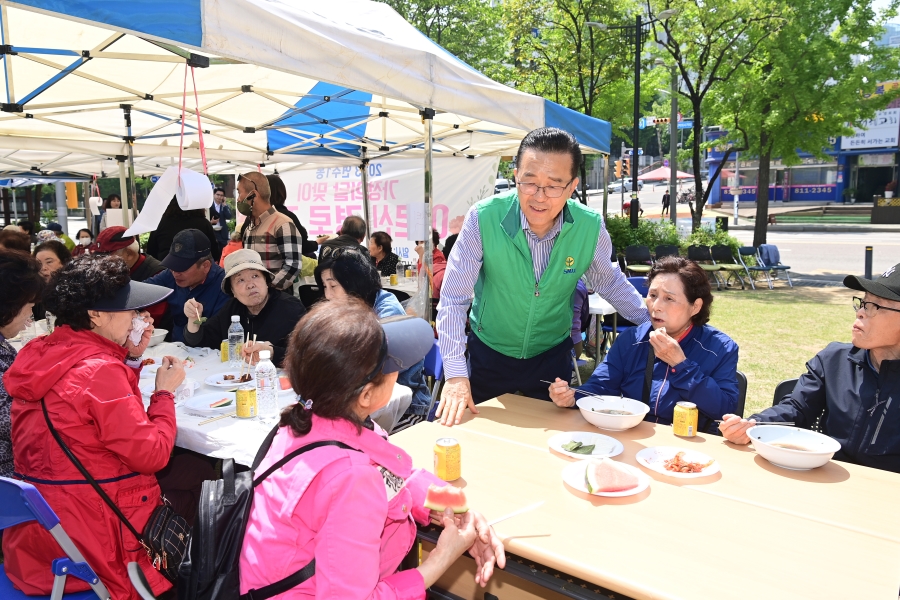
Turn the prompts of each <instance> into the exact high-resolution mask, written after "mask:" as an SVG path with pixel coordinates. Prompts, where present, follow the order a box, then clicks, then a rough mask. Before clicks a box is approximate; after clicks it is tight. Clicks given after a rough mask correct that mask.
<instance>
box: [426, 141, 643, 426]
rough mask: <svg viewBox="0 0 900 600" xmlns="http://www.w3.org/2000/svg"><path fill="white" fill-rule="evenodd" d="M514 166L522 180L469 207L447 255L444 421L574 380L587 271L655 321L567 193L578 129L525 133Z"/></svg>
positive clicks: (605, 292)
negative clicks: (576, 318) (576, 314)
mask: <svg viewBox="0 0 900 600" xmlns="http://www.w3.org/2000/svg"><path fill="white" fill-rule="evenodd" d="M516 165H517V167H516V171H515V173H516V181H517V182H518V185H517V187H516V188H515V189H514V190H513V191H511V192H506V193H502V194H498V195H496V196H493V197H491V198H487V199H485V200H482V201H480V202H478V203H477V204H475V205H474V206H473V207H472V208H471V209H469V211H468V213H466V217H465V220H464V221H463V225H462V228H461V230H460V232H459V237H458V238H457V241H456V245H455V246H454V250H455V252H453V253H451V254H450V256H449V257H448V263H447V268H446V271H445V273H444V281H443V284H442V286H441V300H440V304H439V306H438V316H437V332H438V344H439V346H440V350H441V357H442V358H443V361H444V373H445V375H446V377H447V384H446V385H445V386H444V390H443V393H442V395H441V403H440V405H439V406H438V408H437V413H436V414H437V416H438V417H440V419H441V424H443V425H453V424H454V423H459V422H460V419H461V418H462V416H463V413H464V412H465V409H466V408H467V407H468V408H469V410H471V411H472V413H475V414H477V413H478V409H477V408H476V406H475V405H476V404H477V403H479V402H483V401H485V400H488V399H490V398H494V397H496V396H499V395H501V394H505V393H515V392H517V391H519V392H523V393H524V394H525V395H526V396H531V397H534V398H541V399H545V400H547V401H549V400H550V396H549V394H548V388H547V384H546V383H543V381H555V380H556V378H561V379H563V380H564V381H568V380H569V379H570V377H571V375H572V338H571V331H570V330H571V326H572V294H573V293H574V292H575V287H576V285H577V284H578V280H579V279H580V278H581V277H582V276H584V277H586V278H587V281H588V287H590V288H593V289H594V290H596V291H597V292H598V293H599V294H600V295H601V296H602V297H604V298H606V299H607V300H608V301H609V303H610V304H612V305H613V306H614V307H615V308H616V310H617V311H618V312H619V314H621V315H622V316H623V317H624V318H626V319H628V320H629V321H632V322H633V323H644V322H645V321H647V320H648V319H649V315H648V313H647V308H646V306H644V302H643V299H642V298H641V296H640V294H638V292H637V290H636V289H635V288H634V287H633V286H632V285H631V284H630V283H628V280H627V279H625V275H624V274H623V273H622V271H621V270H620V269H619V268H618V266H616V265H612V264H611V263H610V258H609V257H610V255H611V254H612V243H611V242H610V239H609V234H608V233H607V232H606V229H605V228H604V227H603V219H602V217H601V215H600V214H599V213H598V212H596V211H594V210H591V209H590V208H588V207H586V206H583V205H581V204H579V203H578V202H576V201H574V200H570V199H569V197H570V196H571V194H572V190H573V189H575V188H576V187H577V186H578V167H579V165H581V149H580V147H579V145H578V142H577V140H576V139H575V137H574V136H573V135H572V134H570V133H568V132H566V131H563V130H561V129H556V128H553V127H544V128H541V129H536V130H534V131H532V132H530V133H528V135H526V136H525V138H524V139H523V140H522V143H521V144H520V146H519V151H518V155H517V159H516ZM470 304H471V306H472V310H471V316H470V317H469V321H470V323H471V329H472V333H471V335H469V336H468V339H467V338H466V335H465V325H466V317H467V315H468V313H469V305H470ZM466 351H468V359H469V364H470V365H471V372H470V371H469V370H468V369H467V365H466V356H465V353H466Z"/></svg>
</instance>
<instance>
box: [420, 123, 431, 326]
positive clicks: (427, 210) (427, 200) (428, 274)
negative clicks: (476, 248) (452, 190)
mask: <svg viewBox="0 0 900 600" xmlns="http://www.w3.org/2000/svg"><path fill="white" fill-rule="evenodd" d="M433 119H434V109H433V108H426V109H425V110H423V111H422V124H423V125H424V126H425V255H424V256H423V257H422V266H423V267H425V273H426V279H425V286H426V289H428V290H429V291H428V295H427V297H426V298H425V315H427V317H428V318H426V319H425V320H426V321H428V322H429V323H430V322H431V321H433V320H434V315H433V314H431V287H430V286H429V285H428V284H429V283H430V282H431V273H433V271H432V268H433V265H432V262H433V260H432V259H433V257H434V246H433V241H432V239H431V204H432V202H433V200H434V198H433V190H432V173H433V164H432V156H431V155H432V141H433V140H432V139H431V136H432V133H433V128H432V125H433ZM421 280H422V279H421V278H419V281H421Z"/></svg>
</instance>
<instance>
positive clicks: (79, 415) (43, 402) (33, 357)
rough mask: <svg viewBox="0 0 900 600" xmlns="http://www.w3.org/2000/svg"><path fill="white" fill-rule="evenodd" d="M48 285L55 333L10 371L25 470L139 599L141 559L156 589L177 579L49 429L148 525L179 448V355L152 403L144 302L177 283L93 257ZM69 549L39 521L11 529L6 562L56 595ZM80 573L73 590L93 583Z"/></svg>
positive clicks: (32, 584) (33, 585) (106, 575)
mask: <svg viewBox="0 0 900 600" xmlns="http://www.w3.org/2000/svg"><path fill="white" fill-rule="evenodd" d="M53 281H54V283H53V287H52V288H49V289H47V290H46V292H45V293H44V302H45V303H46V305H47V309H48V310H50V311H52V312H53V314H55V315H56V328H55V329H54V331H53V333H51V334H50V335H48V336H45V337H39V338H37V339H35V340H33V341H31V342H29V343H28V344H26V345H25V347H24V348H22V350H21V351H20V352H19V355H18V357H17V358H16V361H15V362H14V363H13V365H12V367H10V369H9V371H7V373H6V376H5V377H4V383H5V384H6V389H7V391H8V393H9V395H10V396H12V398H14V399H15V401H14V402H13V405H12V423H13V427H12V442H13V455H14V458H15V467H16V472H17V474H18V477H21V478H22V479H24V480H25V481H27V482H29V483H31V484H32V485H34V486H35V487H36V488H37V489H38V491H40V493H41V495H43V496H44V498H46V500H47V502H48V503H49V504H50V506H51V508H53V510H54V512H55V513H56V514H57V516H58V517H59V520H60V522H61V523H62V526H63V527H64V528H65V530H66V531H67V532H68V533H69V535H71V536H72V538H73V539H74V540H77V543H78V545H79V548H80V550H81V551H82V553H83V554H84V556H85V558H86V559H87V562H88V563H89V564H90V565H91V566H92V567H93V568H94V569H95V570H96V572H97V575H98V576H99V577H100V580H101V581H102V582H103V583H104V584H105V585H106V587H107V588H108V589H109V591H110V594H111V595H112V597H113V598H116V599H117V600H118V599H134V600H138V599H139V596H138V594H137V592H135V591H134V588H133V587H132V585H131V582H130V581H129V579H128V572H127V566H128V563H129V562H137V563H138V565H139V566H140V568H141V570H142V571H143V572H144V574H145V576H146V578H147V580H148V582H149V583H150V585H151V587H152V589H153V592H154V593H156V594H159V593H162V592H164V591H166V590H167V589H168V588H170V587H171V584H170V583H169V582H168V581H167V580H166V579H165V578H164V577H163V575H162V574H160V573H159V572H158V571H157V570H156V569H154V568H153V566H152V565H151V564H150V561H149V559H148V558H147V553H146V552H145V551H144V550H142V549H141V545H140V543H139V542H138V541H137V540H136V539H134V537H133V535H132V534H131V533H130V532H129V531H128V530H127V529H125V528H124V526H123V525H122V523H121V522H120V521H119V518H118V517H117V516H116V515H115V513H113V511H112V510H111V509H109V508H107V506H106V505H105V504H104V501H103V500H102V499H101V497H100V496H99V494H97V493H96V492H95V491H94V490H93V489H92V488H91V486H90V485H88V484H87V482H86V480H85V477H84V476H83V475H82V474H81V472H80V470H79V469H78V468H77V467H76V466H75V465H74V464H73V462H71V461H70V460H68V459H67V458H66V455H65V454H64V453H63V452H64V451H63V450H62V448H61V446H60V444H58V442H57V440H56V439H54V437H53V436H52V435H51V433H50V425H51V424H52V426H53V429H55V430H56V431H57V432H58V435H59V439H60V440H62V442H63V443H64V444H65V445H66V446H68V447H69V449H70V450H71V452H72V454H73V455H74V456H75V458H76V459H77V460H78V461H79V462H81V464H82V465H83V466H84V469H85V470H86V471H87V472H88V473H89V474H90V475H91V477H92V478H93V479H95V480H97V481H98V482H100V483H102V485H103V489H104V491H105V492H106V493H107V494H108V495H109V496H110V498H112V499H114V501H115V502H116V504H117V506H118V508H119V510H121V511H122V513H123V514H124V515H125V517H126V518H127V519H128V520H129V522H130V523H131V524H132V526H133V527H134V528H135V529H136V530H138V531H142V530H143V529H144V527H145V526H146V524H147V521H148V520H149V519H150V515H151V513H152V512H153V510H154V509H155V508H156V507H157V506H160V505H161V504H162V502H163V501H162V494H161V490H160V486H159V484H158V483H157V479H156V477H155V473H156V472H157V471H159V470H160V469H162V468H163V467H164V466H166V464H167V463H168V462H169V456H170V455H171V453H172V448H173V447H174V445H175V429H176V428H175V404H174V402H175V396H174V392H175V389H176V388H177V387H178V386H179V385H180V384H181V382H182V381H183V380H184V368H183V367H182V365H181V361H179V360H177V359H174V358H172V357H165V358H163V359H162V366H161V368H160V369H159V370H158V371H157V372H156V384H155V390H154V392H153V394H152V395H151V396H150V404H149V407H148V408H144V404H143V402H142V401H141V391H140V389H139V388H138V375H139V370H140V368H141V355H142V354H143V352H144V350H145V349H146V348H147V345H148V344H149V343H150V336H151V334H152V331H153V327H152V325H151V326H148V325H149V323H148V322H147V319H148V317H147V316H146V315H147V313H145V312H142V309H143V308H144V307H146V306H149V305H151V304H154V303H156V302H159V301H161V300H163V299H165V298H166V297H167V296H168V295H169V294H171V293H172V292H171V290H169V289H166V288H163V287H159V286H155V285H148V284H145V283H137V282H134V281H131V280H130V279H129V277H128V267H127V266H126V265H125V262H124V261H123V260H122V259H120V258H117V257H112V256H105V255H85V256H81V257H78V258H77V259H75V260H73V261H72V262H70V263H69V264H68V265H66V266H65V267H64V268H63V269H62V270H61V271H60V272H59V273H57V275H56V277H55V278H54V280H53ZM59 555H60V554H59V546H58V545H57V543H56V541H54V539H53V537H52V536H51V535H50V534H49V533H48V532H47V531H46V530H45V529H43V528H42V527H41V526H40V525H38V524H37V523H36V522H29V523H23V524H21V525H17V526H15V527H12V528H9V529H7V530H6V531H4V535H3V556H4V564H3V566H4V568H5V570H6V574H7V575H8V576H9V578H10V580H12V582H13V583H14V584H15V585H16V587H18V588H19V589H21V590H22V591H23V592H25V593H26V594H29V595H41V594H49V593H50V591H51V587H53V573H52V572H51V571H50V569H48V568H47V566H48V565H49V564H50V563H51V562H52V561H53V560H54V559H56V558H59ZM86 589H88V588H87V584H86V583H85V582H83V581H80V580H79V579H76V578H74V577H69V578H68V580H67V582H66V589H65V591H66V592H67V593H70V592H76V591H81V590H86Z"/></svg>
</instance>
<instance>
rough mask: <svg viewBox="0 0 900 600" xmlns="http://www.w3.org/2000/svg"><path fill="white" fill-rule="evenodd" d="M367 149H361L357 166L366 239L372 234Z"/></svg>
mask: <svg viewBox="0 0 900 600" xmlns="http://www.w3.org/2000/svg"><path fill="white" fill-rule="evenodd" d="M367 152H368V151H367V149H366V147H365V146H363V148H362V164H361V165H360V166H359V168H360V170H361V171H362V178H361V181H362V193H363V215H365V219H366V237H367V238H368V237H369V235H370V234H371V233H372V227H371V223H372V221H371V219H372V217H371V215H369V159H368V158H367V157H366V154H367Z"/></svg>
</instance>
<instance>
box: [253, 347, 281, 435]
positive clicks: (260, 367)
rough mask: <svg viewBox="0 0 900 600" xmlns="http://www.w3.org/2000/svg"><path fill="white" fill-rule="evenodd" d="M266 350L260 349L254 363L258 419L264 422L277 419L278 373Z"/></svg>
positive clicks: (271, 421)
mask: <svg viewBox="0 0 900 600" xmlns="http://www.w3.org/2000/svg"><path fill="white" fill-rule="evenodd" d="M270 357H271V354H270V352H269V351H268V350H261V351H260V353H259V363H257V365H256V406H257V410H258V411H259V413H258V414H259V420H260V421H261V422H263V423H266V424H271V423H274V422H275V420H276V419H278V399H277V396H278V388H277V387H276V386H277V385H278V373H277V372H276V370H275V365H274V364H272V361H271V360H270Z"/></svg>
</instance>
